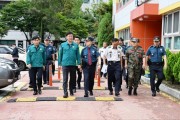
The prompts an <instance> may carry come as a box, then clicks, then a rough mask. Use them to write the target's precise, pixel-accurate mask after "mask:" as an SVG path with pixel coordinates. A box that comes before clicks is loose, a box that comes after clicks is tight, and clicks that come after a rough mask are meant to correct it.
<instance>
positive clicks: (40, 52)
mask: <svg viewBox="0 0 180 120" xmlns="http://www.w3.org/2000/svg"><path fill="white" fill-rule="evenodd" d="M32 40H33V43H34V44H33V45H31V46H30V47H29V49H28V52H27V58H26V63H27V66H28V68H29V69H31V72H30V73H31V75H30V76H31V77H30V79H31V81H32V85H33V90H34V93H33V95H37V94H38V93H39V94H41V93H42V91H41V86H42V73H43V69H44V66H45V64H46V55H45V49H44V47H43V46H41V45H40V37H39V36H35V37H33V38H32ZM36 77H37V81H38V86H37V84H36ZM37 87H38V88H37Z"/></svg>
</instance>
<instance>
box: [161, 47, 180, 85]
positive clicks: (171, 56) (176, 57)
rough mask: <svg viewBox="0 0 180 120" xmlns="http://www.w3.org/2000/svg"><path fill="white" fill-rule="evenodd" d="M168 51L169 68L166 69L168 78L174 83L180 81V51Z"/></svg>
mask: <svg viewBox="0 0 180 120" xmlns="http://www.w3.org/2000/svg"><path fill="white" fill-rule="evenodd" d="M166 53H167V69H166V70H165V72H164V73H165V77H166V80H170V81H172V83H174V82H175V81H176V82H180V52H179V53H171V52H170V51H169V50H167V51H166Z"/></svg>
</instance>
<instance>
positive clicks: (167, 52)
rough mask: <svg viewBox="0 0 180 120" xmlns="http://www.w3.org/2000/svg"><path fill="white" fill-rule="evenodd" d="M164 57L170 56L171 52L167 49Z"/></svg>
mask: <svg viewBox="0 0 180 120" xmlns="http://www.w3.org/2000/svg"><path fill="white" fill-rule="evenodd" d="M166 55H167V57H169V56H170V55H172V53H171V51H170V50H169V49H167V50H166Z"/></svg>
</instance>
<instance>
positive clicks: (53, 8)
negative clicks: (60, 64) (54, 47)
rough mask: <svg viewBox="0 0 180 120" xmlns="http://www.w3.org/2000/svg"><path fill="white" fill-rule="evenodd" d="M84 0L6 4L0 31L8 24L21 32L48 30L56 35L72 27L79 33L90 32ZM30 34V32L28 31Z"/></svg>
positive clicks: (71, 29) (7, 26)
mask: <svg viewBox="0 0 180 120" xmlns="http://www.w3.org/2000/svg"><path fill="white" fill-rule="evenodd" d="M81 5H82V0H53V2H52V0H18V1H16V2H11V3H10V4H8V5H7V6H5V7H4V8H3V10H2V12H1V14H2V16H1V17H0V25H1V23H2V24H3V25H6V27H0V33H2V34H4V32H5V31H6V29H5V28H9V29H13V30H21V31H22V32H24V33H25V32H30V36H32V32H33V31H38V32H39V34H40V35H41V37H42V40H43V38H44V34H45V32H49V33H51V34H54V35H55V37H56V39H59V38H60V37H64V34H65V32H67V31H73V32H75V34H77V35H79V36H80V37H86V36H87V34H88V33H87V31H88V30H87V29H88V27H87V25H86V24H87V21H86V20H84V19H83V18H82V15H83V12H82V11H81ZM26 37H27V35H26Z"/></svg>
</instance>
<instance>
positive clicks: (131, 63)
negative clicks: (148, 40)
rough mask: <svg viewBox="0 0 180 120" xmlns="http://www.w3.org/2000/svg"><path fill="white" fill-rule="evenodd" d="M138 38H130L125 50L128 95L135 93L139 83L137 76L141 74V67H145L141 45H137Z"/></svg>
mask: <svg viewBox="0 0 180 120" xmlns="http://www.w3.org/2000/svg"><path fill="white" fill-rule="evenodd" d="M138 43H139V39H138V38H132V39H131V44H132V46H131V47H129V48H128V49H127V51H126V58H125V59H126V60H125V67H126V68H128V86H129V91H128V95H131V94H132V89H134V91H133V94H134V95H137V88H138V83H139V76H140V75H141V68H142V67H143V68H144V69H145V62H146V61H145V53H144V50H143V48H142V47H141V46H139V45H138Z"/></svg>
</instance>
